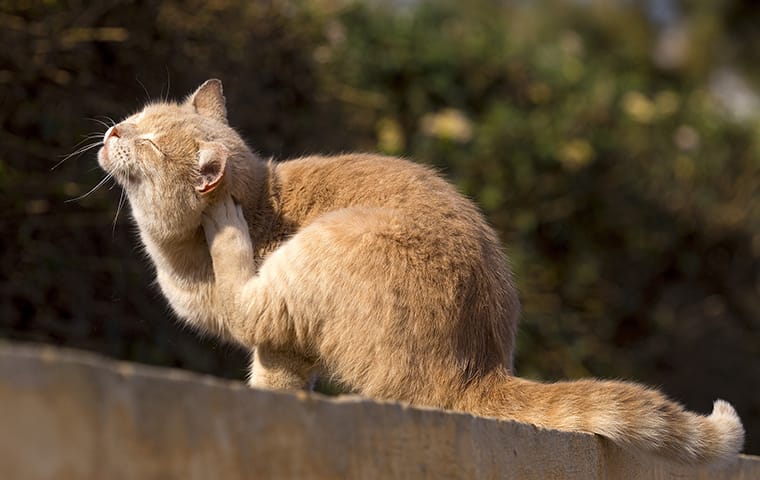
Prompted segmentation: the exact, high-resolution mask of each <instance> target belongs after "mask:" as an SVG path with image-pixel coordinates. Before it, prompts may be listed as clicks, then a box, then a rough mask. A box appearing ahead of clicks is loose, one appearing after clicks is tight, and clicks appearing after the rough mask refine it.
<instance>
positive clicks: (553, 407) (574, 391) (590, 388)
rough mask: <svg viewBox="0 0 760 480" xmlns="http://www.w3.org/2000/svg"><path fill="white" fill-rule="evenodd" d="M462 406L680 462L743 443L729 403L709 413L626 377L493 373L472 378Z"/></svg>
mask: <svg viewBox="0 0 760 480" xmlns="http://www.w3.org/2000/svg"><path fill="white" fill-rule="evenodd" d="M462 400H463V404H462V405H461V407H462V408H461V409H462V410H466V411H469V412H472V413H475V414H479V415H485V416H491V417H498V418H503V419H507V420H515V421H518V422H523V423H531V424H533V425H536V426H539V427H542V428H547V429H554V430H563V431H570V432H586V433H593V434H597V435H601V436H603V437H607V438H609V439H610V440H612V441H613V442H615V443H617V444H619V445H621V446H624V447H625V446H630V447H634V448H636V449H640V450H644V451H648V452H651V453H655V454H657V455H660V456H663V457H666V458H669V459H671V460H675V461H677V462H684V463H708V462H715V461H721V460H726V459H729V458H730V457H731V456H733V455H736V454H737V453H739V451H740V450H741V449H742V447H743V445H744V428H743V427H742V423H741V420H740V419H739V416H738V415H737V414H736V411H735V410H734V408H733V407H732V406H731V404H729V403H728V402H725V401H723V400H716V401H715V404H714V406H713V411H712V414H710V415H708V416H704V415H699V414H697V413H693V412H690V411H688V410H685V409H684V408H683V407H682V406H681V405H679V404H678V403H675V402H673V401H671V400H668V399H667V398H666V397H665V396H664V395H663V394H661V393H660V392H658V391H656V390H652V389H649V388H646V387H643V386H641V385H637V384H634V383H627V382H615V381H601V380H580V381H574V382H558V383H538V382H532V381H529V380H525V379H521V378H516V377H510V376H507V375H505V374H501V373H499V374H495V375H491V376H489V377H486V378H485V379H483V381H481V382H477V383H473V384H471V388H470V390H469V391H468V393H467V394H465V395H464V396H463V397H462Z"/></svg>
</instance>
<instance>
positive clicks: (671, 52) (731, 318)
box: [0, 0, 760, 453]
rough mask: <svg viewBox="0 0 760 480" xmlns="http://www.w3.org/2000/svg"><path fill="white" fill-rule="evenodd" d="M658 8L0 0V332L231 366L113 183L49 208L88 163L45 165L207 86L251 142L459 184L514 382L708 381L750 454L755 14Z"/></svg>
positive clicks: (201, 366)
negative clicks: (192, 324)
mask: <svg viewBox="0 0 760 480" xmlns="http://www.w3.org/2000/svg"><path fill="white" fill-rule="evenodd" d="M654 3H657V2H638V3H637V2H569V1H561V0H544V1H537V2H497V1H487V0H474V1H471V2H459V1H455V0H436V1H433V0H431V1H420V2H401V3H400V6H396V7H390V6H387V5H384V4H382V3H380V2H346V1H338V0H332V1H331V0H308V1H307V0H302V1H295V0H293V1H289V0H271V1H262V2H243V1H240V0H215V1H211V2H179V1H167V2H158V1H133V2H130V1H111V2H100V3H97V4H92V5H90V4H88V3H87V2H85V3H79V2H63V1H54V2H44V3H39V2H31V1H29V2H12V3H11V4H8V3H7V2H0V6H2V13H0V32H2V33H0V35H2V38H3V40H4V42H3V44H4V45H13V46H14V47H13V48H5V49H3V50H2V51H0V91H1V92H2V96H0V107H1V108H0V122H2V129H0V188H1V189H2V192H3V195H2V196H0V206H1V207H2V209H1V210H0V211H1V212H2V213H1V214H0V215H2V216H1V217H0V218H1V219H2V224H0V225H1V226H2V237H0V238H2V240H0V241H1V242H2V246H3V248H2V252H1V253H0V262H1V263H0V265H2V271H3V275H2V279H0V295H1V296H0V298H1V299H2V303H1V304H0V315H2V317H1V318H0V335H3V336H6V337H10V338H15V339H23V340H34V341H44V342H52V343H58V344H65V345H71V346H76V347H81V348H88V349H92V350H97V351H101V352H104V353H107V354H110V355H114V356H118V357H121V358H126V359H134V360H139V361H146V362H151V363H159V364H168V365H176V366H181V367H184V368H192V369H196V370H200V371H205V372H212V373H215V374H222V375H227V376H233V377H241V376H242V375H243V374H244V367H245V358H244V354H243V353H242V352H237V351H235V350H234V349H232V348H231V347H221V349H220V347H219V346H218V345H217V344H216V343H215V342H214V341H213V340H210V341H206V342H205V343H201V342H200V341H199V340H197V339H196V335H195V334H194V333H192V332H187V331H184V330H183V329H182V327H180V326H178V324H177V322H176V321H175V320H173V319H172V318H171V314H170V313H169V312H168V309H167V307H166V306H165V303H164V301H163V300H162V299H161V298H160V295H159V294H158V291H157V289H156V288H155V287H153V286H151V285H150V281H151V272H150V268H149V264H148V263H147V261H146V260H145V259H143V258H142V257H143V255H142V254H141V253H140V252H139V248H137V245H138V242H137V240H136V239H135V238H133V235H131V234H130V231H131V230H132V227H131V226H130V225H129V221H128V220H127V219H126V218H125V217H126V215H125V214H124V213H122V215H121V217H120V218H119V219H118V221H117V222H116V223H115V224H112V222H113V218H114V214H115V210H116V205H117V203H118V199H119V192H118V189H114V190H107V189H106V188H103V189H100V190H98V191H96V192H95V193H92V194H91V195H89V196H87V197H86V198H85V199H83V200H81V201H78V202H72V203H65V200H66V199H68V198H71V197H76V196H77V195H81V194H83V193H85V192H86V191H87V190H89V188H91V186H93V185H95V184H96V183H97V181H98V180H99V178H100V176H101V174H100V172H99V171H98V170H97V169H96V168H95V169H94V171H93V170H92V169H93V167H95V166H96V162H95V159H94V154H92V153H88V154H86V155H84V156H82V157H80V158H78V159H76V160H74V159H69V160H67V161H65V162H64V163H63V164H62V165H61V166H60V167H58V168H56V169H55V170H52V171H51V170H50V167H51V166H52V165H54V164H55V163H56V162H57V161H59V160H60V155H61V154H63V153H66V152H70V151H72V150H74V149H75V147H74V145H75V144H76V143H77V142H78V141H79V139H81V136H82V135H83V134H87V133H91V132H102V131H103V128H102V126H100V125H99V124H98V123H97V122H94V121H90V120H87V119H88V118H95V119H99V120H104V121H105V118H104V117H103V116H104V115H109V116H111V117H114V118H119V117H122V116H124V115H126V114H127V113H130V112H131V111H134V110H135V109H137V108H139V107H140V105H141V103H143V102H144V101H145V100H146V95H147V96H150V97H154V98H155V97H159V96H163V95H169V96H175V94H176V95H184V94H186V93H187V92H189V91H191V90H192V88H194V87H195V86H196V85H197V84H199V83H200V82H201V81H203V80H204V79H206V78H208V77H219V78H222V79H223V80H224V83H225V93H226V95H227V99H228V103H229V105H228V106H229V111H230V115H231V123H232V124H233V125H235V126H236V127H237V128H238V129H239V131H241V132H242V134H243V136H244V137H245V138H246V139H247V140H248V141H249V143H250V144H251V146H252V147H254V148H255V149H257V150H259V151H260V152H261V153H262V154H265V155H273V156H275V157H278V158H286V157H288V156H294V155H301V154H304V153H311V152H339V151H347V150H355V149H361V150H379V151H384V152H386V153H389V154H394V155H403V156H406V157H409V158H413V159H415V160H417V161H420V162H424V163H428V164H430V165H433V166H435V167H436V168H438V169H440V170H441V171H442V173H443V174H444V175H446V176H447V177H448V178H449V179H450V180H451V181H452V182H454V183H455V184H456V185H457V186H458V187H459V189H460V190H461V191H462V192H463V193H465V194H466V195H468V196H470V197H472V198H473V199H474V200H475V201H477V202H478V204H479V205H480V206H481V207H482V208H483V210H484V211H485V213H486V214H487V216H488V218H489V219H490V221H491V222H492V223H493V224H494V226H495V227H496V228H497V229H498V230H499V231H500V232H501V233H502V235H503V239H504V241H505V248H506V249H507V251H508V253H509V255H510V257H511V259H512V262H513V265H514V269H515V272H516V275H517V279H518V283H519V286H520V290H521V294H522V300H523V304H524V315H523V321H522V325H521V330H520V337H519V340H518V349H519V354H518V358H517V368H518V371H519V373H520V374H522V375H526V376H531V377H535V378H545V379H557V378H575V377H579V376H587V375H596V376H607V377H624V378H634V379H639V380H641V381H645V382H648V383H654V384H660V385H662V386H663V388H664V389H665V390H666V391H667V392H668V393H669V394H671V395H672V396H674V397H676V398H677V399H679V400H681V401H683V402H685V403H686V404H687V405H688V406H690V407H691V408H695V409H699V410H703V411H706V410H709V405H710V403H709V402H711V401H712V400H713V399H714V398H715V397H716V396H720V397H723V398H726V399H727V400H730V401H731V402H733V403H734V404H735V405H736V406H737V408H738V410H739V412H740V414H741V415H742V417H743V418H744V420H745V422H746V423H747V426H748V431H749V439H748V450H749V451H754V452H755V453H757V452H758V448H760V443H758V438H760V389H759V388H758V387H757V385H760V364H759V363H758V359H759V358H760V296H759V295H758V293H760V268H758V267H759V265H760V210H759V208H758V207H759V206H760V197H759V196H758V190H759V189H760V121H759V118H760V117H759V116H758V113H757V112H760V105H758V102H760V100H758V99H757V98H758V97H757V93H756V89H757V86H758V85H760V69H759V68H757V67H756V65H759V63H758V62H757V55H758V54H757V50H756V49H754V48H752V47H750V45H753V43H752V41H753V40H756V39H758V37H760V31H759V30H758V27H757V25H760V8H758V7H756V6H755V5H754V3H752V2H746V1H745V2H742V1H738V0H732V1H726V2H709V1H698V0H691V1H682V2H666V3H669V4H673V5H677V6H678V7H679V10H678V15H676V16H675V17H673V18H671V19H670V20H669V21H668V22H665V23H664V22H663V21H658V20H657V19H653V18H652V15H651V11H650V9H651V6H652V5H653V4H654ZM754 45H756V42H755V43H754ZM142 85H145V88H146V89H147V92H145V91H143V88H144V87H143V86H142Z"/></svg>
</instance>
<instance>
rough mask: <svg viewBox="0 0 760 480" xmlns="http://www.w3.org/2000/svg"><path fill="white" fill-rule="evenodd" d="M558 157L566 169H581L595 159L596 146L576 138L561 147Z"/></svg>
mask: <svg viewBox="0 0 760 480" xmlns="http://www.w3.org/2000/svg"><path fill="white" fill-rule="evenodd" d="M558 159H559V162H560V163H561V164H562V166H563V167H565V169H566V170H570V171H576V170H580V169H581V168H584V167H586V166H587V165H588V164H590V163H591V161H592V160H593V159H594V147H592V146H591V144H590V143H589V142H588V141H586V140H584V139H581V138H576V139H574V140H570V141H569V142H566V143H565V144H564V145H562V146H561V147H560V148H559V152H558Z"/></svg>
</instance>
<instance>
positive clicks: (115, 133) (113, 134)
mask: <svg viewBox="0 0 760 480" xmlns="http://www.w3.org/2000/svg"><path fill="white" fill-rule="evenodd" d="M111 137H116V138H119V137H121V135H119V129H118V128H116V125H114V126H113V127H111V128H109V129H108V130H106V135H105V138H104V139H103V141H104V142H108V139H109V138H111Z"/></svg>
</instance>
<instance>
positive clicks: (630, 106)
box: [623, 92, 656, 123]
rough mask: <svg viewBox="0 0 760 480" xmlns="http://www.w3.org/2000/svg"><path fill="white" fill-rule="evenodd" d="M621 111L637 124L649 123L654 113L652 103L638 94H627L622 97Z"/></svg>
mask: <svg viewBox="0 0 760 480" xmlns="http://www.w3.org/2000/svg"><path fill="white" fill-rule="evenodd" d="M623 110H625V113H627V114H628V115H629V116H630V117H631V118H632V119H634V120H635V121H637V122H639V123H650V122H651V121H652V120H653V119H654V116H655V113H656V109H655V106H654V103H652V101H651V100H649V99H648V98H647V97H645V96H644V95H643V94H642V93H640V92H628V93H626V94H625V95H624V96H623Z"/></svg>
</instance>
